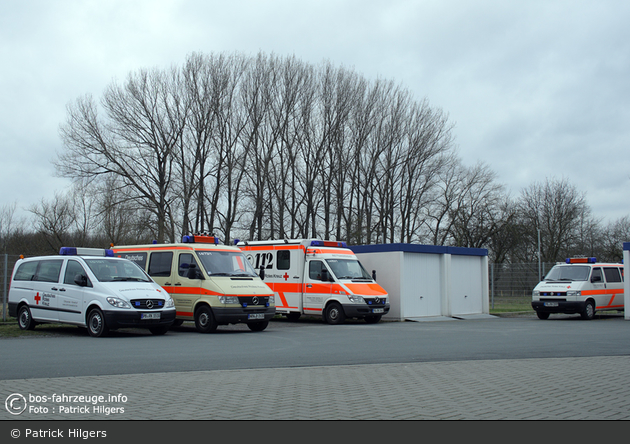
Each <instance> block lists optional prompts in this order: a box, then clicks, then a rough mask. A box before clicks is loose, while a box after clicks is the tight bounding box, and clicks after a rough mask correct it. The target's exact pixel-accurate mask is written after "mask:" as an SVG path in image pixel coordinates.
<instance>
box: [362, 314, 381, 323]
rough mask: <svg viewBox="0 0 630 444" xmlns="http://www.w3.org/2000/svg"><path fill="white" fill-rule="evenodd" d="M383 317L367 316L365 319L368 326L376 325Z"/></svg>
mask: <svg viewBox="0 0 630 444" xmlns="http://www.w3.org/2000/svg"><path fill="white" fill-rule="evenodd" d="M381 317H382V315H371V316H366V317H365V322H367V323H368V324H376V323H377V322H378V321H380V320H381Z"/></svg>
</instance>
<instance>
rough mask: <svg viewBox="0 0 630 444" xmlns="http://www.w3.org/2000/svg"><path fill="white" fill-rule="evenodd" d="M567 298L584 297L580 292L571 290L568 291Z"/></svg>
mask: <svg viewBox="0 0 630 444" xmlns="http://www.w3.org/2000/svg"><path fill="white" fill-rule="evenodd" d="M567 296H582V292H581V291H580V290H569V291H567Z"/></svg>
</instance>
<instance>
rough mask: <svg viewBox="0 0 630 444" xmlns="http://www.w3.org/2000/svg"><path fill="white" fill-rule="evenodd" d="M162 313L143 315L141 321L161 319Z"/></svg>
mask: <svg viewBox="0 0 630 444" xmlns="http://www.w3.org/2000/svg"><path fill="white" fill-rule="evenodd" d="M160 315H161V313H142V314H141V315H140V319H160Z"/></svg>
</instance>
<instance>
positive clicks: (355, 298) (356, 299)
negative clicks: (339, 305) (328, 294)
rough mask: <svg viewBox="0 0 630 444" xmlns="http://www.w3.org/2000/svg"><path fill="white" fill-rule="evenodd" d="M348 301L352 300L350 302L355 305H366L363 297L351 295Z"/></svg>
mask: <svg viewBox="0 0 630 444" xmlns="http://www.w3.org/2000/svg"><path fill="white" fill-rule="evenodd" d="M348 299H350V302H354V303H355V304H365V299H363V296H357V295H353V294H349V295H348Z"/></svg>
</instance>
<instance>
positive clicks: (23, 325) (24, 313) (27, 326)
mask: <svg viewBox="0 0 630 444" xmlns="http://www.w3.org/2000/svg"><path fill="white" fill-rule="evenodd" d="M18 325H19V326H20V329H21V330H32V329H34V328H35V321H34V320H33V316H32V315H31V309H30V308H28V305H22V306H21V307H20V311H19V312H18Z"/></svg>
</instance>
